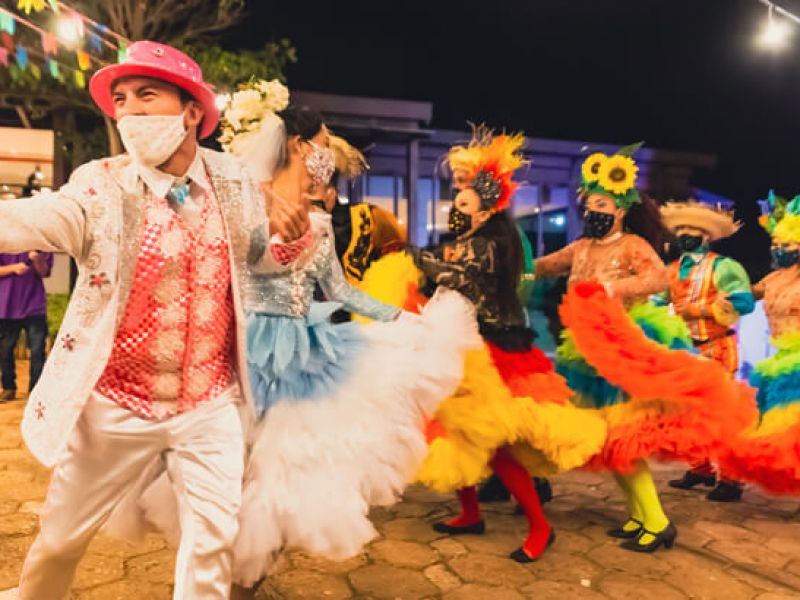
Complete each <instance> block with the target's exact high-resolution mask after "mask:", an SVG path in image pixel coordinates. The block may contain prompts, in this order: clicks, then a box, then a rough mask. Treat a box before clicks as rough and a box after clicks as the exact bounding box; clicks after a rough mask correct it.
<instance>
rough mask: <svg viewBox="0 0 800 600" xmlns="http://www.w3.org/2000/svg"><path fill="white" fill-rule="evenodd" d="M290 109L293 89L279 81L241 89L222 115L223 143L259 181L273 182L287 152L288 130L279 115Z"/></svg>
mask: <svg viewBox="0 0 800 600" xmlns="http://www.w3.org/2000/svg"><path fill="white" fill-rule="evenodd" d="M288 106H289V88H287V87H286V86H285V85H283V84H282V83H281V82H280V81H278V80H277V79H273V80H272V81H264V80H263V79H254V80H250V81H248V82H247V83H243V84H241V85H240V86H239V89H238V90H237V91H236V92H235V93H234V94H233V96H231V98H230V100H229V101H228V104H227V106H226V107H225V109H224V110H223V112H222V118H221V119H220V124H221V127H222V134H221V135H220V137H219V141H220V143H221V144H222V147H223V148H224V149H225V151H226V152H230V153H231V154H233V155H234V156H236V157H237V158H238V159H239V160H240V161H241V162H242V164H244V165H245V167H247V169H248V170H249V171H250V174H251V175H252V176H253V177H254V178H255V179H256V181H269V180H270V179H271V178H272V174H273V172H274V170H275V169H276V167H277V165H278V163H279V162H280V158H281V155H282V152H283V138H284V137H285V129H284V125H283V121H282V120H281V118H280V117H279V116H278V115H277V113H279V112H280V111H282V110H285V109H286V107H288Z"/></svg>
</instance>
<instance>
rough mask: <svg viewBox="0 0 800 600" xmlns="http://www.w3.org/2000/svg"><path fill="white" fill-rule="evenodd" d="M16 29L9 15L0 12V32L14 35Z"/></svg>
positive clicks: (11, 16) (12, 18) (12, 17)
mask: <svg viewBox="0 0 800 600" xmlns="http://www.w3.org/2000/svg"><path fill="white" fill-rule="evenodd" d="M16 28H17V22H16V21H15V20H14V16H13V15H12V14H11V13H7V12H5V11H2V10H0V31H5V32H7V33H9V34H10V35H14V31H15V30H16Z"/></svg>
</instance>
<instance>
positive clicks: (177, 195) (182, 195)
mask: <svg viewBox="0 0 800 600" xmlns="http://www.w3.org/2000/svg"><path fill="white" fill-rule="evenodd" d="M188 197H189V184H188V183H184V184H181V185H175V186H173V187H172V188H171V189H170V190H169V192H167V201H168V202H169V203H170V204H177V205H178V206H183V205H184V204H186V198H188Z"/></svg>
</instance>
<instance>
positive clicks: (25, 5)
mask: <svg viewBox="0 0 800 600" xmlns="http://www.w3.org/2000/svg"><path fill="white" fill-rule="evenodd" d="M47 8H49V9H50V10H52V11H53V12H54V13H55V14H56V15H57V19H56V20H55V30H54V31H47V30H46V29H44V28H43V27H40V26H39V25H37V24H36V23H34V22H33V21H32V20H29V18H26V17H29V16H30V15H31V13H38V12H41V11H43V10H45V9H47ZM17 9H18V10H20V11H22V12H24V13H25V15H26V17H23V16H22V15H20V14H16V13H14V12H12V11H11V10H8V9H6V8H3V7H0V67H2V68H6V69H13V68H16V69H18V70H20V71H23V72H28V73H29V74H30V75H31V76H32V77H33V78H34V79H36V80H39V79H41V78H42V73H46V74H48V75H49V76H50V77H51V78H52V79H53V80H55V81H58V82H60V83H62V84H65V85H71V86H74V87H77V88H80V89H84V88H85V87H86V82H87V81H88V77H87V75H89V74H91V71H93V70H95V69H96V68H99V67H101V66H104V65H106V64H108V62H109V59H110V60H114V59H116V60H118V61H122V60H124V58H125V56H126V54H127V48H128V43H129V42H128V40H127V39H125V38H124V37H123V36H121V35H119V34H118V33H116V32H114V31H112V30H111V29H109V28H108V27H107V26H105V25H103V24H101V23H98V22H96V21H94V20H93V19H90V18H89V17H87V16H86V15H83V14H82V13H80V12H78V11H77V10H75V9H74V8H72V7H71V6H69V5H67V4H66V3H64V2H60V1H58V0H19V1H18V3H17ZM23 32H24V33H23ZM31 34H33V35H31ZM37 42H38V43H37Z"/></svg>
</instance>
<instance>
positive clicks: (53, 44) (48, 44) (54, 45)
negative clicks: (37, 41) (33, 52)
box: [42, 32, 58, 54]
mask: <svg viewBox="0 0 800 600" xmlns="http://www.w3.org/2000/svg"><path fill="white" fill-rule="evenodd" d="M42 50H44V53H45V54H56V53H57V52H58V39H56V36H54V35H52V34H50V33H47V32H45V33H42Z"/></svg>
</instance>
